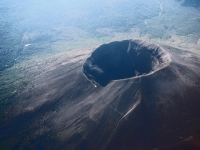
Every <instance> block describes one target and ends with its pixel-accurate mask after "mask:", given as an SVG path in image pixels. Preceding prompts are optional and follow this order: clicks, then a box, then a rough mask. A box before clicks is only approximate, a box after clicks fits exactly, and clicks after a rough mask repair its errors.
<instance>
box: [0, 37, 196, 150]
mask: <svg viewBox="0 0 200 150" xmlns="http://www.w3.org/2000/svg"><path fill="white" fill-rule="evenodd" d="M121 44H122V45H121ZM129 44H130V48H129ZM102 47H103V49H102ZM104 47H108V48H110V47H112V48H110V49H106V50H104ZM127 50H128V53H127ZM104 51H105V52H107V53H106V55H105V54H104V53H102V52H104ZM110 51H111V52H110ZM116 51H117V52H116ZM140 52H141V53H140ZM98 53H99V54H98ZM90 54H91V50H88V51H81V52H79V53H77V55H73V54H71V55H67V56H63V58H59V59H58V60H57V59H56V61H55V62H52V63H48V64H47V63H44V64H41V65H40V66H39V67H38V64H37V65H36V66H37V67H36V66H34V65H33V66H32V68H27V69H30V70H31V71H30V70H29V71H30V73H31V74H32V73H33V72H34V68H40V67H45V68H46V69H48V68H50V69H49V70H48V71H47V72H45V73H43V74H41V75H40V76H36V77H33V78H32V79H31V84H33V85H34V87H33V88H32V89H31V90H25V91H23V92H22V93H19V94H17V95H16V96H15V97H13V99H12V100H13V101H15V103H13V104H12V106H10V107H9V109H8V111H7V112H9V113H7V116H6V118H5V119H4V121H2V122H0V139H2V140H0V149H41V148H42V149H61V150H63V149H67V150H151V149H155V150H163V149H165V150H177V149H178V150H179V149H184V150H193V149H195V150H196V149H200V144H199V143H200V116H199V114H200V109H199V106H200V99H199V98H200V56H199V55H197V54H194V53H191V52H188V51H185V50H182V49H177V48H174V47H171V46H168V45H164V44H160V46H158V45H157V44H153V43H148V42H145V41H128V40H127V41H122V42H113V43H110V44H106V45H103V46H101V47H99V48H98V49H96V50H95V51H94V52H93V53H92V55H91V56H90ZM114 54H116V55H114ZM99 55H100V56H101V57H99ZM169 55H170V57H169ZM136 56H137V57H136ZM143 57H144V58H143ZM86 58H88V59H87V60H86V61H85V59H86ZM92 58H95V59H92ZM133 58H134V59H133ZM138 58H139V59H138ZM96 59H99V60H98V61H96ZM88 60H90V61H91V63H88ZM102 60H105V62H104V61H102ZM109 60H112V61H109ZM113 62H115V63H113ZM122 62H123V63H122ZM112 63H113V64H112ZM83 64H84V65H83ZM102 64H103V65H102ZM130 64H131V65H130ZM132 64H135V66H134V67H133V66H132ZM120 65H122V66H120ZM143 66H144V69H143V68H142V67H143ZM95 67H96V68H95ZM125 67H130V68H133V70H134V71H135V70H136V71H137V72H139V73H140V74H139V75H138V76H137V77H136V76H134V75H136V73H134V71H132V72H131V71H130V68H128V69H127V70H126V68H125ZM85 68H86V69H88V70H89V71H90V74H91V73H93V72H92V71H93V70H94V72H95V71H96V70H101V71H100V72H103V71H104V74H106V75H110V78H104V79H106V81H107V82H105V83H104V84H105V85H106V84H107V85H106V86H94V84H92V83H91V82H90V81H92V82H97V81H98V83H99V82H100V81H101V80H100V79H99V80H96V78H97V77H96V78H94V77H91V78H90V80H88V78H87V77H85V75H84V74H83V71H84V69H85ZM113 68H114V69H116V70H114V69H113ZM92 69H93V70H92ZM110 69H113V70H111V71H110ZM105 70H106V71H107V72H109V73H105ZM26 71H27V70H26ZM113 72H114V74H112V73H113ZM121 72H125V74H124V73H121ZM130 72H131V73H132V74H131V73H130ZM144 74H145V75H144ZM93 75H96V74H95V73H93ZM87 76H89V75H87ZM89 77H90V76H89ZM130 77H131V78H130ZM117 79H123V80H117ZM111 80H114V81H111ZM103 81H104V80H103ZM108 82H109V84H108ZM95 84H96V83H95ZM2 120H3V119H2Z"/></svg>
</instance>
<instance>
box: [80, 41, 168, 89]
mask: <svg viewBox="0 0 200 150" xmlns="http://www.w3.org/2000/svg"><path fill="white" fill-rule="evenodd" d="M170 61H171V59H170V55H169V53H168V52H166V51H165V50H164V49H163V48H162V47H161V46H159V45H157V44H154V43H149V42H146V41H141V40H124V41H120V42H119V41H116V42H111V43H108V44H104V45H101V46H100V47H98V48H97V49H95V50H94V51H93V52H92V54H91V56H90V57H89V58H87V59H86V61H85V63H84V65H83V73H84V74H85V75H86V77H87V78H88V79H89V80H90V81H92V82H93V83H94V84H98V85H101V86H106V85H107V84H108V83H109V82H110V81H112V80H120V79H127V78H132V77H140V76H143V75H149V74H152V73H154V72H155V71H157V70H160V69H162V68H164V67H165V66H167V65H169V63H170Z"/></svg>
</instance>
